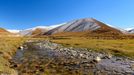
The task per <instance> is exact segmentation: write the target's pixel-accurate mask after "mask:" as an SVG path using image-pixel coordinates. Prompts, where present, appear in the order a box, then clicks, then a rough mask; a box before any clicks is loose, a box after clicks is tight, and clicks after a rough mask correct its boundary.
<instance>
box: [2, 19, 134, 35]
mask: <svg viewBox="0 0 134 75" xmlns="http://www.w3.org/2000/svg"><path fill="white" fill-rule="evenodd" d="M1 31H2V30H1ZM1 31H0V32H1ZM3 31H4V30H3ZM5 32H8V33H9V32H10V33H17V34H19V35H22V36H38V35H59V36H97V35H99V36H100V35H107V36H110V35H122V34H133V33H134V29H131V30H124V29H120V28H117V27H114V26H112V25H108V24H105V23H103V22H101V21H98V20H96V19H93V18H84V19H77V20H73V21H70V22H66V23H62V24H58V25H50V26H37V27H34V28H29V29H25V30H5Z"/></svg>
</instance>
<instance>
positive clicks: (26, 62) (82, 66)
mask: <svg viewBox="0 0 134 75" xmlns="http://www.w3.org/2000/svg"><path fill="white" fill-rule="evenodd" d="M23 47H24V48H23V49H19V50H18V51H17V53H16V55H15V56H14V57H13V59H12V60H10V63H11V67H12V68H14V69H16V70H17V71H18V74H19V75H133V74H134V61H133V60H132V59H131V60H130V59H128V58H125V57H116V56H112V55H110V54H107V53H104V52H94V51H92V50H88V49H85V48H72V47H69V48H65V47H62V46H61V45H59V44H56V43H52V42H49V41H28V42H26V43H25V44H24V45H23Z"/></svg>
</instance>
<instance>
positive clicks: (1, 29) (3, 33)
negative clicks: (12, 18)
mask: <svg viewBox="0 0 134 75" xmlns="http://www.w3.org/2000/svg"><path fill="white" fill-rule="evenodd" d="M7 34H11V33H10V32H8V31H7V30H5V29H4V28H0V35H7Z"/></svg>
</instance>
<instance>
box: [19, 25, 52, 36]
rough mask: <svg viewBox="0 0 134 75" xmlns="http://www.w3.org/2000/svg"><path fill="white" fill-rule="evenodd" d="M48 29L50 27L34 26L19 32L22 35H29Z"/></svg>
mask: <svg viewBox="0 0 134 75" xmlns="http://www.w3.org/2000/svg"><path fill="white" fill-rule="evenodd" d="M49 29H50V28H49V27H46V26H37V27H34V28H29V29H26V30H21V31H20V32H19V34H20V35H23V36H31V35H37V34H41V33H44V32H47V31H48V30H49Z"/></svg>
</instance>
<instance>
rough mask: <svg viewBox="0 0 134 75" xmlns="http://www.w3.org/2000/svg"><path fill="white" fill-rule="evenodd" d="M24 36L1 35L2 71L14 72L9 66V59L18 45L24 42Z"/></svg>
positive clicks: (0, 69) (0, 63) (0, 60)
mask: <svg viewBox="0 0 134 75" xmlns="http://www.w3.org/2000/svg"><path fill="white" fill-rule="evenodd" d="M23 41H24V39H23V38H17V37H16V38H15V37H12V38H11V37H10V38H9V37H0V72H5V73H12V72H14V70H13V69H11V68H10V67H9V61H8V60H9V59H11V57H12V55H13V54H14V53H15V52H16V50H17V47H18V46H19V45H21V44H22V43H23Z"/></svg>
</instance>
